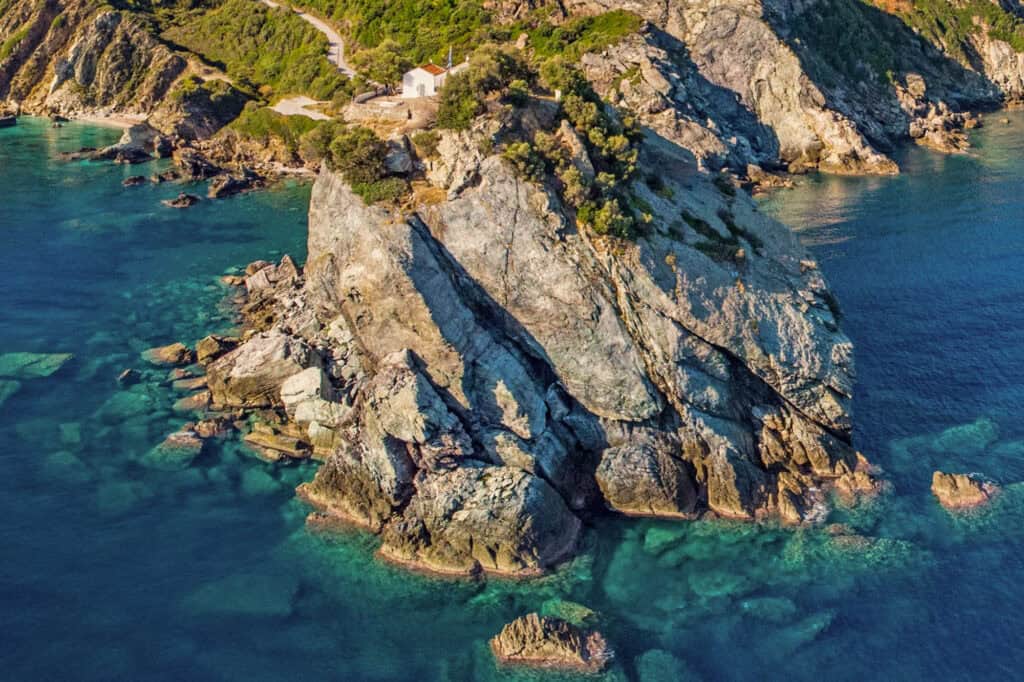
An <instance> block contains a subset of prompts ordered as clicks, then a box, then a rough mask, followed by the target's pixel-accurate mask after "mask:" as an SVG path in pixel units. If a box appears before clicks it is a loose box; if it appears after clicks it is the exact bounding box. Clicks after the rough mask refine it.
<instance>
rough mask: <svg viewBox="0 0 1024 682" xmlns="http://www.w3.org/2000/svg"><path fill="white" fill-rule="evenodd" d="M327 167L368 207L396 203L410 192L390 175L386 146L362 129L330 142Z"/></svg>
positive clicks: (353, 129)
mask: <svg viewBox="0 0 1024 682" xmlns="http://www.w3.org/2000/svg"><path fill="white" fill-rule="evenodd" d="M329 149H330V156H329V157H328V165H329V166H330V168H332V169H333V170H335V171H337V172H338V173H341V176H342V177H343V178H344V179H345V181H346V182H347V183H348V184H349V185H350V186H351V187H352V191H353V192H355V193H356V194H358V195H359V196H360V197H362V198H363V201H365V202H366V203H368V204H373V203H377V202H379V201H397V200H399V199H400V198H401V197H402V196H404V195H405V193H406V192H407V191H408V187H409V185H408V183H407V182H406V181H405V179H404V178H400V177H394V176H389V175H388V170H387V165H386V164H385V159H386V158H387V155H388V146H387V144H386V143H385V142H384V141H383V140H381V139H380V138H379V137H377V134H376V133H375V132H373V131H372V130H370V129H369V128H364V127H363V126H353V127H351V128H345V129H342V130H340V131H338V133H337V134H336V135H335V136H334V139H333V140H331V143H330V146H329Z"/></svg>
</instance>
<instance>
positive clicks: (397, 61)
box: [349, 39, 413, 85]
mask: <svg viewBox="0 0 1024 682" xmlns="http://www.w3.org/2000/svg"><path fill="white" fill-rule="evenodd" d="M349 62H350V63H351V64H352V68H354V69H355V70H356V71H358V72H359V73H360V74H362V75H363V76H365V77H366V78H367V79H369V80H371V81H375V82H377V83H383V84H385V85H392V84H395V83H400V82H402V75H403V74H404V73H405V72H406V71H408V70H409V69H411V68H412V66H413V63H412V62H411V61H410V60H409V59H407V58H405V57H404V56H403V50H402V48H401V46H400V45H399V44H398V43H396V42H395V41H394V40H391V39H387V40H384V41H383V42H382V43H381V44H380V45H377V46H376V47H373V48H368V49H365V50H360V51H358V52H356V53H355V54H354V55H352V57H351V58H350V59H349Z"/></svg>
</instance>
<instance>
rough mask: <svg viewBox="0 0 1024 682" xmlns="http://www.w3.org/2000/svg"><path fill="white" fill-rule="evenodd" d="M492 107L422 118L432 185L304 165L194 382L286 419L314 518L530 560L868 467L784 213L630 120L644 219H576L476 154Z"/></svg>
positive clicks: (454, 563) (528, 563)
mask: <svg viewBox="0 0 1024 682" xmlns="http://www.w3.org/2000/svg"><path fill="white" fill-rule="evenodd" d="M489 125H491V123H486V122H485V123H483V124H482V127H481V128H478V129H476V130H475V131H472V132H468V133H446V134H445V136H444V137H443V139H442V140H441V141H440V143H439V145H438V149H439V158H438V159H436V160H435V161H434V165H433V169H432V171H431V173H430V177H431V178H432V179H433V182H434V183H435V184H436V185H437V189H439V190H444V191H445V192H446V193H447V200H443V201H440V202H438V201H437V199H436V198H434V199H430V200H423V201H417V200H415V199H413V200H412V203H411V204H409V205H407V206H405V207H403V208H402V209H398V208H386V207H383V206H368V205H366V204H365V203H364V202H363V200H362V199H360V198H359V197H358V196H357V195H356V194H354V193H353V192H352V190H351V189H350V187H349V186H348V185H347V184H346V183H345V182H344V181H343V179H342V178H341V177H340V176H339V175H337V174H335V173H332V172H331V171H328V170H325V171H323V172H322V173H321V175H320V177H319V178H318V180H317V182H316V184H315V186H314V190H313V197H312V201H311V207H310V231H309V244H308V245H309V249H308V250H309V257H308V261H307V264H306V267H305V269H304V271H299V270H298V269H297V268H296V267H295V265H294V264H293V263H292V262H291V261H290V259H286V260H285V261H283V262H282V263H281V264H280V265H272V264H267V263H261V264H254V265H253V266H251V267H250V268H249V270H248V272H247V277H246V279H245V285H246V288H247V291H248V300H247V302H246V304H245V305H244V307H243V310H244V311H245V314H246V316H247V319H248V320H249V322H250V325H251V326H252V327H254V328H255V330H256V332H255V333H252V334H250V336H249V337H248V340H247V341H246V342H244V343H242V344H241V345H239V346H238V347H237V348H235V349H234V350H231V351H230V352H228V353H226V354H224V355H223V356H221V357H220V358H218V359H217V360H215V361H214V362H212V363H211V364H209V366H208V368H207V371H208V379H209V386H210V390H211V392H212V397H213V401H214V404H215V405H219V406H223V407H244V408H258V409H267V408H271V409H277V410H279V411H283V412H285V413H286V414H287V416H288V419H289V420H290V421H291V422H292V423H294V424H297V425H298V426H299V428H300V429H301V431H302V433H303V435H304V437H305V439H306V440H307V441H308V443H309V444H310V446H311V447H312V449H313V452H314V454H315V455H316V456H318V457H320V458H322V459H323V460H324V463H323V465H322V467H321V469H320V471H319V472H318V474H317V476H316V478H315V480H314V481H312V482H310V483H309V484H306V485H304V486H302V487H301V489H300V494H301V496H302V497H303V498H304V499H306V500H307V501H308V502H310V503H311V504H313V505H314V506H315V507H316V508H317V509H318V510H319V512H320V514H322V515H326V516H321V517H319V518H318V520H319V521H325V520H326V519H327V518H336V519H339V520H343V521H345V522H348V523H354V524H357V525H360V526H363V527H365V528H368V529H370V530H372V531H373V532H376V533H379V534H380V536H381V539H382V547H381V550H380V552H381V555H382V556H383V557H385V558H387V559H389V560H393V561H396V562H399V563H402V564H406V565H410V566H414V567H418V568H421V569H425V570H430V571H435V572H440V573H476V572H479V571H487V572H494V573H502V574H515V575H528V574H534V573H537V572H540V571H543V570H544V569H546V568H548V567H550V566H552V565H554V564H555V563H557V562H559V561H561V560H562V559H564V558H566V557H568V556H571V555H572V553H573V551H574V550H575V548H576V541H577V537H578V535H579V532H580V529H581V524H582V521H583V520H584V519H586V518H588V517H589V516H590V515H592V514H594V513H595V512H597V511H599V510H602V509H606V510H610V511H613V512H617V513H622V514H627V515H648V516H658V517H665V518H693V517H695V516H698V515H702V514H708V513H714V514H717V515H720V516H726V517H731V518H739V519H749V520H755V519H766V518H773V517H774V518H779V519H781V520H782V521H784V522H787V523H801V522H807V521H813V520H815V519H817V518H818V517H819V516H820V515H821V514H822V512H823V511H824V509H825V508H826V499H825V498H826V491H827V489H828V488H830V487H831V486H832V485H834V484H836V483H839V484H841V485H842V487H843V488H844V489H846V490H858V489H863V488H865V487H870V485H871V478H870V476H868V475H867V474H866V473H865V471H863V469H864V466H865V464H864V461H863V459H862V458H858V455H857V453H856V452H855V450H854V449H853V447H852V446H851V442H850V428H851V426H850V416H849V403H850V396H851V392H852V386H853V365H852V357H851V350H852V349H851V344H850V342H849V340H848V339H847V338H846V336H845V335H843V333H842V332H841V331H840V330H839V320H838V319H837V309H836V307H835V304H834V301H833V298H832V296H831V294H830V293H829V291H828V289H827V287H826V285H825V282H824V279H823V277H822V275H821V273H820V272H819V270H818V269H817V266H816V264H815V263H814V262H813V261H812V260H810V259H809V258H808V256H807V254H806V253H805V252H804V250H803V249H802V247H800V245H799V244H798V242H797V241H796V239H795V237H794V236H793V235H792V234H791V233H790V232H789V231H788V230H787V229H786V228H784V227H783V226H781V225H779V224H778V223H776V222H774V221H772V220H770V219H768V218H766V217H765V216H763V215H762V214H760V213H759V212H758V210H757V208H756V206H755V205H754V204H753V202H751V201H750V199H749V198H747V197H746V196H745V195H742V194H739V193H737V192H735V191H734V190H732V189H731V188H729V187H723V186H722V185H721V183H717V184H716V183H714V182H712V181H711V180H710V178H709V177H708V176H706V175H703V174H700V173H696V172H693V170H692V167H691V170H690V171H687V170H686V169H687V168H688V167H689V166H688V164H690V163H692V157H690V156H688V155H687V154H686V152H685V150H683V149H681V148H680V147H678V146H677V145H674V144H672V143H671V142H670V141H667V140H665V139H663V138H660V137H659V136H657V135H656V134H654V133H651V134H649V135H648V137H647V139H646V142H645V144H644V145H643V152H642V155H641V159H640V165H641V167H643V168H657V167H675V168H678V169H679V172H678V173H673V174H666V175H665V177H664V185H663V186H659V188H658V191H657V192H655V191H654V190H652V189H651V188H650V187H648V185H647V184H646V182H645V181H643V180H637V181H634V182H633V183H632V186H631V187H630V191H631V192H633V193H634V194H635V196H636V197H637V200H638V201H642V202H643V203H644V205H645V207H646V206H649V207H650V211H651V214H652V215H651V228H650V230H649V231H648V232H647V234H645V235H644V236H641V237H639V238H637V240H636V241H622V240H617V241H609V240H607V239H602V238H598V237H596V236H595V235H593V234H592V233H590V232H589V231H587V230H585V229H582V228H579V227H577V225H576V223H575V220H574V219H573V217H572V215H571V213H570V212H569V211H568V210H567V209H566V208H565V207H564V206H563V205H562V204H561V202H560V200H559V198H558V196H557V195H556V194H554V193H553V192H552V191H550V190H548V189H546V188H545V187H544V186H542V185H538V184H535V183H530V182H526V181H524V180H522V179H520V178H519V177H518V176H517V175H516V174H515V173H514V171H513V169H512V167H511V166H510V165H509V164H508V163H507V162H506V161H504V160H503V159H502V158H501V157H499V156H497V155H494V156H487V155H485V154H482V153H481V152H480V149H481V145H480V141H481V140H482V139H483V136H485V135H487V134H489V133H492V132H493V131H492V130H490V129H489V128H488V127H487V126H489ZM583 153H584V154H585V152H583ZM424 196H427V197H436V192H427V193H425V194H424Z"/></svg>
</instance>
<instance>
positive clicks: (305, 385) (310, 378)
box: [281, 367, 331, 416]
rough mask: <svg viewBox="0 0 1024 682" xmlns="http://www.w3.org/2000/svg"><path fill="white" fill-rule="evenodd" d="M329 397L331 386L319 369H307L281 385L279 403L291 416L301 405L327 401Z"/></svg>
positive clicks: (322, 371) (325, 375)
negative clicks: (308, 402) (309, 402)
mask: <svg viewBox="0 0 1024 682" xmlns="http://www.w3.org/2000/svg"><path fill="white" fill-rule="evenodd" d="M330 396H331V384H330V382H329V381H328V379H327V374H326V373H325V372H324V370H323V369H321V368H320V367H307V368H306V369H304V370H302V371H301V372H299V373H298V374H295V375H293V376H290V377H288V378H287V379H285V381H284V383H282V384H281V403H282V404H283V405H284V407H285V410H287V411H288V414H289V415H292V416H294V415H295V410H296V408H297V407H298V406H299V405H300V404H301V403H304V402H306V401H311V400H323V399H325V398H326V399H329V398H330Z"/></svg>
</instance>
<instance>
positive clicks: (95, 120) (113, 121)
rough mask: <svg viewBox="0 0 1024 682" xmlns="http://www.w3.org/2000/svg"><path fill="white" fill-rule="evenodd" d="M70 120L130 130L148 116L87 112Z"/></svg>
mask: <svg viewBox="0 0 1024 682" xmlns="http://www.w3.org/2000/svg"><path fill="white" fill-rule="evenodd" d="M69 118H70V117H69ZM70 120H71V121H73V122H78V123H88V124H90V125H97V126H105V127H108V128H119V129H121V130H128V129H129V128H131V127H132V126H136V125H138V124H140V123H143V122H145V120H146V117H145V116H142V115H133V114H86V115H83V116H75V117H73V118H70Z"/></svg>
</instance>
